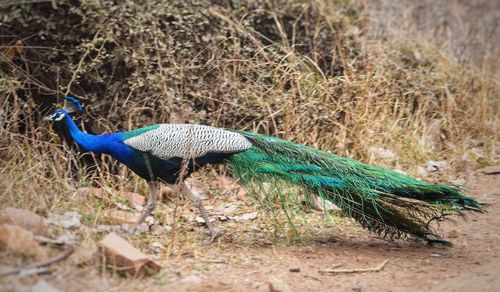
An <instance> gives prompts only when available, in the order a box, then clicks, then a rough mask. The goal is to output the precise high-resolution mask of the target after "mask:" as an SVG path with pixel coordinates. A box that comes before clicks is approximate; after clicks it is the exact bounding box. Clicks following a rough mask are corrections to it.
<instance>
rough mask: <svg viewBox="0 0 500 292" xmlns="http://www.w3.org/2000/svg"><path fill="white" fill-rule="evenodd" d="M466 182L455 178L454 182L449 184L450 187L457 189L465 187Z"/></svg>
mask: <svg viewBox="0 0 500 292" xmlns="http://www.w3.org/2000/svg"><path fill="white" fill-rule="evenodd" d="M465 183H466V181H465V179H463V178H457V179H456V180H453V181H452V182H451V184H452V185H454V186H457V187H463V186H464V185H465Z"/></svg>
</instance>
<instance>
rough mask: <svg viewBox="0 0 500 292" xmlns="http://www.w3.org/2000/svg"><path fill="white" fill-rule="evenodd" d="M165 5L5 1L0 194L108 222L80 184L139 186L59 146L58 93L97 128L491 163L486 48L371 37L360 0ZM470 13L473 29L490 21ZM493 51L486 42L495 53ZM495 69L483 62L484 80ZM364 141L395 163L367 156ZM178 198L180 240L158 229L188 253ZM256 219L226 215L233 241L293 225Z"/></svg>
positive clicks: (102, 162) (492, 113) (492, 110)
mask: <svg viewBox="0 0 500 292" xmlns="http://www.w3.org/2000/svg"><path fill="white" fill-rule="evenodd" d="M164 2H165V1H146V2H145V3H143V4H134V3H133V1H132V2H126V3H123V4H119V5H116V4H114V3H113V2H112V1H110V2H108V1H82V2H81V3H80V4H79V5H76V6H75V5H72V4H70V3H66V2H64V1H61V2H60V3H59V1H57V3H58V5H59V7H58V9H57V10H56V9H54V8H52V7H51V6H50V3H37V4H19V5H10V6H6V8H3V9H5V12H6V14H5V16H3V17H4V25H3V26H2V27H0V32H1V33H0V34H1V35H2V36H1V39H0V42H1V43H0V45H1V46H2V47H1V53H0V58H1V60H2V64H1V66H0V71H1V72H2V73H1V74H2V75H1V78H0V92H1V94H0V129H1V137H0V149H1V152H0V165H1V170H0V205H2V206H6V205H8V206H14V207H20V208H24V209H30V210H34V211H36V212H38V213H42V214H47V213H52V212H55V213H59V212H62V211H63V210H69V209H76V210H78V211H79V212H80V213H81V214H82V215H83V217H84V219H85V223H86V224H87V225H89V226H94V227H95V226H96V225H98V224H102V223H106V222H107V221H106V220H107V219H106V217H105V215H104V213H105V211H106V209H107V208H109V206H107V205H106V204H101V203H99V202H95V201H90V202H89V201H87V200H86V199H85V198H76V197H74V196H73V195H72V194H73V192H74V191H75V190H76V189H77V188H78V187H80V186H87V185H97V186H109V187H111V188H112V189H114V190H120V189H131V190H135V191H138V192H141V193H145V192H146V185H145V184H144V182H141V181H140V180H139V179H138V178H137V177H135V176H134V175H132V174H131V173H129V172H128V171H127V170H125V169H124V168H123V167H120V166H118V165H117V164H116V163H115V162H113V161H111V160H110V159H109V157H101V156H94V155H91V154H80V153H79V152H78V151H77V150H78V149H77V148H76V147H75V146H74V145H72V144H71V143H70V142H65V141H63V140H66V141H68V139H67V135H65V133H64V131H62V129H57V128H56V129H52V128H51V127H50V126H48V125H47V124H43V123H42V122H41V117H42V116H43V115H44V114H45V113H47V111H49V110H52V109H53V108H54V107H57V106H60V102H61V97H62V96H63V95H64V94H67V93H70V94H73V95H76V96H78V97H80V98H81V99H82V100H84V103H85V105H86V113H85V114H84V115H83V117H81V119H80V120H79V123H80V124H81V125H82V126H84V127H85V129H86V130H87V131H89V132H93V133H101V132H108V131H118V130H124V129H131V128H134V127H138V126H141V125H145V124H149V123H162V122H192V123H204V124H210V125H215V126H221V127H228V128H238V129H247V130H253V131H258V132H261V133H267V134H270V135H276V136H280V137H283V138H286V139H292V140H294V141H296V142H299V143H305V144H307V145H310V146H313V147H318V148H322V149H327V150H330V151H333V152H336V153H339V154H342V155H347V156H351V157H354V158H357V159H361V160H363V161H365V162H370V163H378V164H381V165H384V166H388V167H392V168H396V167H399V168H404V169H406V170H408V171H409V173H411V174H415V173H416V166H417V165H419V164H421V163H422V162H424V161H426V160H428V159H448V160H450V161H452V162H454V161H461V160H468V161H472V163H474V164H475V165H488V164H494V163H497V162H498V132H499V129H498V126H499V117H498V110H497V109H498V96H499V93H500V91H499V87H498V83H497V81H496V80H495V79H494V78H490V77H491V74H489V73H488V74H485V72H486V71H484V70H483V71H481V70H476V69H473V68H474V67H471V66H469V63H467V62H468V60H473V61H475V62H476V61H477V60H480V62H488V61H487V60H489V59H488V58H489V55H487V54H482V53H477V54H475V55H474V58H471V59H468V58H467V57H466V56H465V57H464V58H463V59H464V60H461V59H457V58H456V57H455V56H454V55H453V54H451V53H450V52H449V51H448V50H446V49H443V48H442V46H441V44H439V43H437V44H436V43H432V42H430V40H429V39H428V38H427V37H425V36H423V35H420V34H417V32H413V31H416V30H408V33H407V35H405V36H403V35H402V34H395V33H391V34H384V35H382V36H380V35H377V33H376V29H377V27H378V26H375V25H374V23H376V20H373V19H372V18H371V17H372V16H373V15H376V14H372V12H373V11H374V10H373V9H372V8H370V7H366V6H365V5H364V4H363V1H350V2H349V1H319V2H307V3H301V2H297V1H279V2H277V3H272V4H270V3H267V2H260V1H255V2H254V1H252V2H251V3H250V4H243V3H239V2H238V1H234V3H232V6H231V7H229V6H227V3H225V4H222V5H220V6H218V5H210V4H208V2H204V1H201V2H200V4H197V5H190V4H184V2H183V1H170V2H169V1H166V2H168V3H164ZM382 2H383V3H385V4H384V5H388V4H387V2H384V1H382ZM427 5H429V4H427ZM441 6H443V5H441ZM441 6H439V7H441ZM370 9H371V10H370ZM387 11H391V10H390V9H387ZM399 11H400V10H399ZM377 13H382V15H384V14H383V13H384V11H383V10H382V11H377ZM387 13H388V12H387ZM16 15H22V16H23V17H16ZM396 15H399V14H396ZM403 15H406V14H404V13H403ZM405 17H406V16H405ZM377 19H378V20H380V19H385V17H384V16H380V17H378V18H377ZM391 19H392V18H391ZM396 19H398V18H396ZM406 19H407V20H408V21H409V22H411V21H410V20H411V18H406ZM461 19H462V18H461ZM491 19H493V20H492V21H497V20H498V18H495V17H493V16H492V18H491ZM481 21H486V22H484V23H483V22H481V25H480V27H481V28H483V27H486V26H489V25H490V24H491V23H490V22H487V21H489V20H487V19H486V20H485V19H482V20H481ZM430 23H432V21H430ZM467 23H470V22H467ZM492 23H494V22H492ZM41 25H43V26H42V27H40V26H41ZM391 27H392V28H393V29H394V30H397V25H391ZM402 27H403V28H405V30H404V31H403V32H405V33H406V32H407V31H406V26H402ZM497 27H498V26H497ZM69 28H72V30H71V31H70V30H69ZM400 32H401V31H400ZM471 34H472V33H471ZM471 34H468V35H471ZM465 43H467V40H463V41H462V42H458V45H456V46H462V45H463V44H465ZM490 48H491V47H490V44H487V45H485V47H484V51H485V52H494V53H495V54H497V53H498V52H496V51H491V50H490ZM481 52H482V51H481ZM481 56H483V57H484V58H482V59H481V58H480V57H481ZM476 63H477V62H476ZM495 66H496V65H495ZM495 66H491V68H489V69H488V70H487V72H493V73H492V74H493V76H495V74H497V73H496V71H495V70H497V68H498V67H495ZM471 68H472V69H471ZM481 68H483V67H481V66H479V69H481ZM63 137H66V138H64V139H63ZM371 146H378V147H383V148H386V149H389V150H391V151H393V152H394V153H395V154H396V155H397V158H396V159H395V160H391V161H386V160H380V159H379V158H377V157H371V156H370V155H369V153H368V149H369V147H371ZM218 172H220V170H219V169H218V168H216V169H212V170H209V171H207V172H206V173H205V176H204V177H205V178H204V180H206V181H207V182H208V183H209V184H212V183H213V182H214V181H216V179H215V178H213V176H212V175H213V174H214V173H218ZM214 192H215V193H216V195H215V197H216V198H217V199H219V200H222V201H221V202H225V200H228V199H227V198H225V196H221V195H217V188H214ZM240 199H241V198H240ZM180 206H181V212H179V213H176V214H177V216H179V218H178V219H179V220H180V221H178V222H179V225H178V226H179V228H178V229H176V230H177V232H179V233H178V235H176V237H175V238H176V240H178V243H179V244H175V243H174V242H171V241H169V240H170V239H171V237H170V236H171V235H170V234H167V235H166V236H167V237H166V238H164V239H161V240H164V241H165V242H170V244H171V245H169V246H168V249H169V253H167V254H168V255H172V254H176V253H179V252H194V251H193V250H196V249H193V246H199V244H200V243H201V240H200V236H201V234H200V233H199V228H195V229H196V230H195V232H193V231H192V230H190V229H189V227H190V226H191V227H192V225H193V223H192V222H189V221H183V220H182V216H183V214H186V213H185V212H184V213H183V212H182V209H183V208H184V209H186V208H187V206H185V205H184V204H181V205H180ZM246 206H247V208H248V209H251V206H252V204H251V202H248V204H247V205H246ZM172 208H173V207H172V206H170V207H167V206H164V207H163V208H162V209H161V211H158V213H157V217H158V218H161V219H162V220H166V221H169V220H173V218H172V216H173V215H172V214H173V212H174V211H173V209H172ZM187 214H189V212H188V213H187ZM320 217H321V216H319V217H318V216H317V215H315V214H308V213H304V214H303V220H304V222H305V224H304V225H309V226H311V224H310V223H311V222H316V223H314V226H315V227H312V228H309V229H308V228H305V229H299V231H298V232H299V234H300V235H301V236H302V238H307V236H306V235H307V234H312V233H315V232H318V231H319V230H326V231H329V230H330V229H325V228H327V227H328V226H331V222H328V221H324V220H323V219H320ZM332 220H337V219H335V218H333V219H332ZM277 222H284V218H281V219H280V220H278V221H277ZM259 224H260V225H256V226H252V225H251V224H250V226H248V225H245V224H241V225H238V227H237V226H234V228H235V229H234V230H235V231H234V232H233V235H234V242H235V244H245V242H253V243H258V242H259V240H260V239H259V236H262V241H264V242H268V241H271V242H272V241H273V240H275V239H277V240H278V241H280V240H284V241H285V242H290V240H291V241H294V237H293V236H292V237H285V239H283V236H282V234H293V232H291V231H290V230H289V229H288V228H289V227H281V228H284V229H285V232H284V233H279V232H275V231H274V230H276V226H274V225H275V224H279V223H276V222H269V220H267V219H261V220H260V221H259ZM343 224H348V225H347V226H349V227H351V226H350V225H349V223H346V222H344V223H343ZM342 226H343V225H341V227H338V225H337V227H336V228H342ZM232 227H233V226H232ZM247 228H249V229H247ZM245 230H260V231H259V232H258V231H255V232H248V231H245ZM266 230H270V231H266ZM313 231H314V232H313ZM326 231H322V232H326ZM315 234H317V233H315ZM87 236H89V238H88V240H89V241H90V242H93V241H94V240H95V238H94V237H93V236H90V235H87ZM280 238H281V239H280ZM136 240H137V241H140V242H142V244H146V243H145V242H144V241H150V240H152V239H151V238H150V237H145V238H141V239H139V238H136ZM294 242H295V241H294ZM195 252H198V251H195Z"/></svg>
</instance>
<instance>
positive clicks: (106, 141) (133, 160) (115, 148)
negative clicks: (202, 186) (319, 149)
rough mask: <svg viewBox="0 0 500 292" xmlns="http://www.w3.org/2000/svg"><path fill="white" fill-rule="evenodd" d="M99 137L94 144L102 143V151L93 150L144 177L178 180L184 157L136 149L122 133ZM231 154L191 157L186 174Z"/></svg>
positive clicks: (171, 182)
mask: <svg viewBox="0 0 500 292" xmlns="http://www.w3.org/2000/svg"><path fill="white" fill-rule="evenodd" d="M98 137H99V141H96V140H94V145H96V143H97V144H99V145H101V147H99V148H101V149H100V150H101V151H96V150H97V149H93V150H91V151H96V152H104V153H107V154H109V155H111V156H113V157H114V158H115V159H117V160H118V161H120V162H121V163H123V164H125V165H126V166H127V167H128V168H130V169H131V170H132V171H133V172H135V173H136V174H137V175H139V176H140V177H142V178H144V179H147V180H150V179H151V178H152V177H153V178H154V179H161V180H162V181H164V182H166V183H169V184H174V183H176V182H177V179H178V177H179V175H180V170H181V167H182V158H180V157H172V158H170V159H161V158H158V157H156V156H154V155H152V154H151V153H150V152H142V151H139V150H136V149H134V148H132V147H130V146H128V145H127V144H125V143H123V140H124V137H123V135H122V133H114V134H109V135H100V136H98ZM231 155H232V154H228V153H207V154H205V155H203V156H200V157H197V158H195V159H191V160H190V161H189V162H187V163H186V173H185V175H186V177H187V176H188V175H189V174H190V173H192V172H193V171H195V170H197V169H198V168H200V167H202V166H204V165H205V164H207V163H220V162H222V161H223V160H224V159H225V158H227V157H229V156H231ZM151 172H152V174H151Z"/></svg>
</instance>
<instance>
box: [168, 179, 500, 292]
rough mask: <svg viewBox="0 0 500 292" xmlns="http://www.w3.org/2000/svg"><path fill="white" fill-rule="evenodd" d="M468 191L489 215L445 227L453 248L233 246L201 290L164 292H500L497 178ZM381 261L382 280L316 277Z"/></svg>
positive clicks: (336, 243)
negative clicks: (275, 289)
mask: <svg viewBox="0 0 500 292" xmlns="http://www.w3.org/2000/svg"><path fill="white" fill-rule="evenodd" d="M466 187H467V188H468V189H469V190H470V192H471V194H472V195H473V196H474V197H476V198H478V199H480V200H481V201H482V202H487V203H488V204H490V207H489V209H488V211H489V212H488V213H487V214H483V215H472V216H468V218H466V219H467V220H466V221H457V222H455V223H449V224H446V226H443V230H445V231H444V232H445V234H447V235H448V237H451V238H450V239H451V240H452V241H453V243H454V246H453V247H452V248H446V247H432V246H427V245H422V244H416V243H414V244H411V243H405V244H395V243H391V242H386V241H381V240H378V239H376V238H374V237H366V236H363V235H361V236H358V237H352V236H351V237H350V238H341V237H340V236H336V237H335V238H332V239H331V241H329V242H323V243H320V242H318V244H316V245H313V246H305V247H304V246H302V247H282V248H273V247H269V248H251V249H249V248H238V247H234V246H233V247H228V249H227V250H223V251H222V250H219V249H218V248H217V247H212V248H211V251H210V252H209V253H208V254H207V255H206V258H207V259H214V258H216V259H217V261H219V262H215V261H214V262H213V263H211V264H210V263H209V262H206V263H209V264H208V267H207V269H206V270H205V271H203V272H201V273H197V275H199V277H200V278H202V279H203V281H202V282H200V283H192V282H191V283H190V281H186V280H185V281H184V282H188V283H182V282H183V281H180V283H179V282H173V283H172V284H170V285H167V287H168V288H171V289H173V290H186V291H188V290H203V291H213V290H217V291H220V290H224V291H245V290H259V291H268V290H269V283H276V285H279V283H280V282H281V283H283V284H285V285H286V286H287V287H288V288H289V289H290V290H291V291H302V290H316V291H317V290H322V291H325V290H330V291H331V290H335V291H351V290H352V291H358V289H360V290H362V291H415V290H420V291H422V290H431V291H500V258H499V256H500V216H499V215H500V205H499V198H500V180H499V176H498V175H496V176H495V175H489V176H486V175H478V176H477V177H476V178H475V181H472V182H470V183H469V184H468V185H467V186H466ZM385 260H388V262H387V264H386V266H385V268H384V269H383V270H382V271H380V272H371V273H370V272H368V273H353V274H334V275H323V274H321V273H319V271H320V270H325V269H330V268H332V267H334V266H338V265H340V264H342V267H341V268H343V269H351V268H372V267H376V266H378V265H379V264H381V263H382V262H384V261H385ZM202 261H203V260H202ZM205 261H206V260H205ZM293 268H300V272H298V273H297V272H290V269H293ZM173 270H175V268H173V269H172V271H173ZM185 272H189V271H185ZM193 282H196V281H193ZM159 290H161V289H159Z"/></svg>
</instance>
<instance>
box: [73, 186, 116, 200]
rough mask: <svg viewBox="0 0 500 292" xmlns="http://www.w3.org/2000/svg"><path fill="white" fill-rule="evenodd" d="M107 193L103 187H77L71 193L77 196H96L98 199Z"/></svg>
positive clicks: (104, 196)
mask: <svg viewBox="0 0 500 292" xmlns="http://www.w3.org/2000/svg"><path fill="white" fill-rule="evenodd" d="M107 194H108V192H107V191H106V190H105V189H103V188H93V187H83V188H79V189H77V190H76V191H75V192H74V193H73V196H74V197H77V198H82V197H85V198H88V199H91V197H96V198H99V199H104V198H106V197H107Z"/></svg>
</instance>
